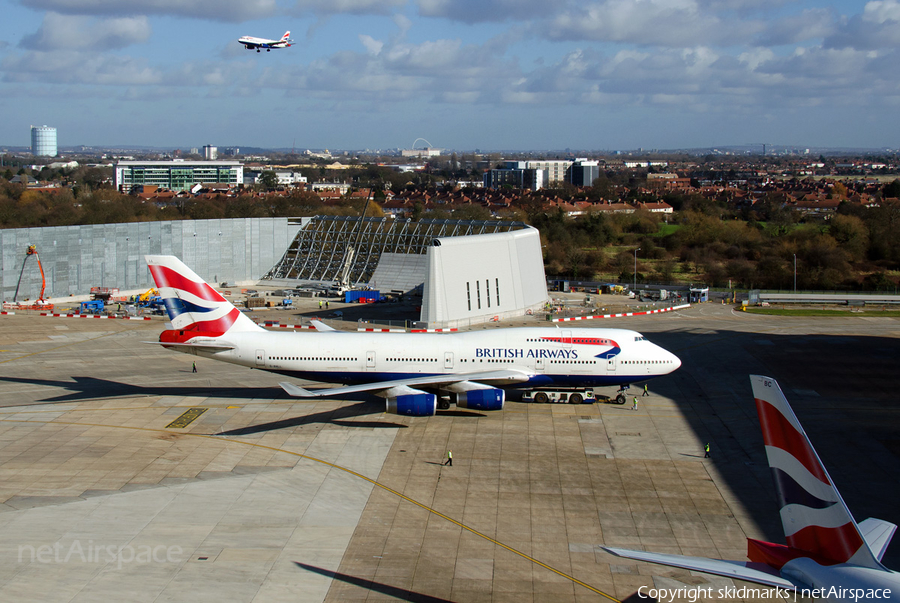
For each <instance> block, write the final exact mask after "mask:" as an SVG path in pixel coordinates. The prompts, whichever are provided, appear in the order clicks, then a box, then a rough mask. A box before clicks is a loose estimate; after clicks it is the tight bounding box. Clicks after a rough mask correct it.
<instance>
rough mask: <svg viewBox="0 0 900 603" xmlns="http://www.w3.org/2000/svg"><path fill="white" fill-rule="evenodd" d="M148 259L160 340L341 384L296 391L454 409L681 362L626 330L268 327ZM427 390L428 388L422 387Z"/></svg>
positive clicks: (423, 411)
mask: <svg viewBox="0 0 900 603" xmlns="http://www.w3.org/2000/svg"><path fill="white" fill-rule="evenodd" d="M146 260H147V265H148V267H149V268H150V273H151V274H152V275H153V280H154V281H155V282H156V287H157V289H159V294H160V296H161V297H162V298H163V302H164V303H165V306H166V311H167V312H168V314H169V318H170V319H171V321H172V329H171V330H166V331H163V332H162V334H161V335H160V337H159V343H160V344H162V345H163V346H164V347H167V348H171V349H175V350H178V351H180V352H185V353H188V354H195V355H197V356H203V357H205V358H211V359H213V360H222V361H224V362H230V363H232V364H237V365H241V366H247V367H250V368H256V369H261V370H265V371H271V372H273V373H278V374H281V375H285V376H289V377H295V378H298V379H307V380H311V381H320V382H327V383H346V384H350V385H345V386H343V387H337V388H329V389H324V390H322V389H318V390H307V389H304V388H302V387H300V386H298V385H295V384H293V383H287V382H285V383H281V387H282V388H284V390H285V391H286V392H287V393H288V394H290V395H292V396H297V397H322V396H340V395H344V394H350V393H356V392H372V393H373V394H375V395H377V396H380V397H382V398H385V399H386V400H387V412H389V413H394V414H402V415H412V416H431V415H433V414H435V410H436V408H437V404H438V395H436V394H435V393H430V392H435V391H436V392H440V393H446V394H449V397H450V399H451V400H453V401H455V402H456V405H457V407H460V408H469V409H478V410H500V409H501V408H503V402H504V400H505V399H506V396H505V392H504V390H503V389H502V388H504V387H517V388H534V387H557V388H566V387H570V388H575V387H593V386H603V385H606V386H610V385H627V384H629V383H633V382H635V381H646V380H647V379H650V378H652V377H656V376H660V375H666V374H668V373H671V372H672V371H674V370H676V369H677V368H678V367H679V366H681V361H680V360H679V359H678V358H677V357H676V356H675V355H674V354H672V353H670V352H668V351H666V350H664V349H662V348H661V347H659V346H657V345H655V344H653V343H650V342H649V341H647V340H646V338H644V337H643V336H642V335H641V334H640V333H637V332H635V331H627V330H623V329H566V328H564V329H558V328H552V327H549V328H548V327H535V328H510V329H492V330H489V331H475V332H466V333H368V332H367V333H348V332H342V331H337V330H335V329H332V328H331V327H329V326H327V325H325V324H323V323H321V322H319V321H313V325H314V326H315V327H316V332H306V333H303V332H272V331H267V330H265V329H263V328H262V327H260V326H259V325H257V324H255V323H254V322H253V321H251V320H250V319H249V318H248V317H247V316H246V315H244V314H242V313H241V312H240V311H239V310H238V309H237V308H235V307H234V306H233V305H232V304H231V303H230V302H229V301H228V300H226V299H225V298H224V297H222V296H221V295H220V294H219V293H218V292H216V291H215V290H214V289H213V288H212V287H210V286H209V285H208V284H207V283H206V282H204V281H203V279H202V278H200V277H199V276H197V274H196V273H194V272H193V271H192V270H191V269H190V268H188V267H187V266H186V265H184V263H182V262H181V260H179V259H178V258H176V257H174V256H165V255H148V256H146ZM423 390H428V391H423Z"/></svg>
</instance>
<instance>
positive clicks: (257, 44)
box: [238, 31, 293, 52]
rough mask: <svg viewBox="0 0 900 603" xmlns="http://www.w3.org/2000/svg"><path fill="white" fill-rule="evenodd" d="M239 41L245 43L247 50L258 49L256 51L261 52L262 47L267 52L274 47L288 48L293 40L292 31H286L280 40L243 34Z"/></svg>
mask: <svg viewBox="0 0 900 603" xmlns="http://www.w3.org/2000/svg"><path fill="white" fill-rule="evenodd" d="M238 42H240V43H241V44H243V45H244V48H246V49H247V50H253V49H254V48H255V49H256V52H259V49H260V48H265V49H266V52H269V51H270V50H272V49H273V48H286V47H288V46H290V45H291V42H293V40H292V39H291V32H290V31H286V32H284V35H283V36H281V39H280V40H267V39H266V38H254V37H253V36H243V37H241V38H238Z"/></svg>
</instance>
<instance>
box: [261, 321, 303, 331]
mask: <svg viewBox="0 0 900 603" xmlns="http://www.w3.org/2000/svg"><path fill="white" fill-rule="evenodd" d="M257 324H259V323H257ZM262 326H264V327H272V328H277V329H315V327H314V326H312V325H283V324H281V323H280V322H275V321H272V320H267V321H265V322H264V323H263V324H262Z"/></svg>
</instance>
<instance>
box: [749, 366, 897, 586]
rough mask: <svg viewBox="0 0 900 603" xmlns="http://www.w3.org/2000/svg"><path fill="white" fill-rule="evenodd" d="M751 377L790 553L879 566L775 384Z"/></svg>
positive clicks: (823, 559) (819, 558)
mask: <svg viewBox="0 0 900 603" xmlns="http://www.w3.org/2000/svg"><path fill="white" fill-rule="evenodd" d="M750 381H751V384H752V386H753V397H754V398H755V400H756V410H757V413H758V414H759V423H760V426H761V427H762V433H763V441H764V442H765V445H766V456H767V457H768V460H769V467H770V469H771V470H772V478H773V480H774V482H775V490H776V493H777V496H778V503H779V507H780V509H781V523H782V527H783V528H784V535H785V538H786V539H787V543H788V547H790V549H793V554H791V556H795V555H796V554H797V553H800V552H802V553H805V554H808V555H809V556H810V557H814V558H816V559H818V560H821V561H822V562H826V563H827V562H830V563H850V564H854V565H861V566H864V567H872V568H879V569H881V568H882V566H881V564H880V563H879V562H878V560H877V559H876V557H875V555H874V554H873V553H872V550H871V549H870V548H869V545H868V543H867V542H866V540H865V539H864V538H863V536H862V534H861V533H860V530H859V526H857V524H856V521H855V520H854V519H853V516H852V515H851V514H850V510H849V509H848V508H847V505H846V504H845V503H844V500H843V499H842V498H841V495H840V493H839V492H838V490H837V488H836V487H835V486H834V482H833V481H832V480H831V477H830V476H829V475H828V471H827V470H826V469H825V466H824V465H823V464H822V460H821V459H820V458H819V455H818V454H817V453H816V451H815V449H814V448H813V447H812V444H811V443H810V441H809V437H808V436H807V435H806V432H805V431H804V430H803V427H802V426H801V425H800V421H799V420H798V419H797V416H796V415H795V414H794V411H793V410H792V409H791V406H790V404H788V401H787V398H785V396H784V393H782V391H781V388H780V387H779V386H778V383H777V382H776V381H775V380H774V379H772V378H771V377H761V376H759V375H751V376H750ZM885 523H887V522H885ZM758 544H761V545H767V544H768V543H758ZM772 546H779V545H772ZM885 546H886V544H885ZM752 548H753V547H751V549H752ZM751 559H752V560H755V559H754V557H753V556H752V555H751Z"/></svg>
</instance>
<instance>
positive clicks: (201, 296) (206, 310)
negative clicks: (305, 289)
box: [145, 255, 264, 344]
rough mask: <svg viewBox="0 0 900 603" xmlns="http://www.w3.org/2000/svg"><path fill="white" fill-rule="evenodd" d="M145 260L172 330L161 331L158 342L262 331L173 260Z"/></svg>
mask: <svg viewBox="0 0 900 603" xmlns="http://www.w3.org/2000/svg"><path fill="white" fill-rule="evenodd" d="M145 259H146V260H147V266H148V267H149V268H150V274H151V275H152V276H153V280H154V281H155V282H156V288H157V289H158V290H159V294H160V296H161V297H162V298H163V303H164V304H165V306H166V312H167V313H168V314H169V319H170V320H171V321H172V330H171V331H164V332H163V333H162V335H160V342H163V343H172V344H184V343H187V342H188V341H190V340H193V339H195V338H197V337H202V338H216V337H220V336H222V335H224V334H225V333H229V332H242V331H263V330H264V329H263V328H262V327H260V326H259V325H257V324H255V323H254V322H253V321H252V320H250V319H249V318H247V317H246V316H245V315H243V314H242V313H241V312H240V310H238V309H237V308H235V307H234V305H232V303H231V302H229V301H228V300H227V299H225V298H224V297H222V296H221V295H220V294H219V293H218V292H217V291H216V290H215V289H213V288H212V287H210V286H209V285H208V284H207V283H206V282H205V281H204V280H203V279H202V278H200V277H199V276H197V274H196V273H195V272H194V271H193V270H191V269H190V268H188V267H187V266H185V265H184V263H183V262H182V261H181V260H179V259H178V258H176V257H175V256H172V255H148V256H146V258H145Z"/></svg>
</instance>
